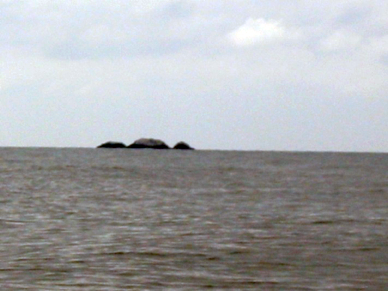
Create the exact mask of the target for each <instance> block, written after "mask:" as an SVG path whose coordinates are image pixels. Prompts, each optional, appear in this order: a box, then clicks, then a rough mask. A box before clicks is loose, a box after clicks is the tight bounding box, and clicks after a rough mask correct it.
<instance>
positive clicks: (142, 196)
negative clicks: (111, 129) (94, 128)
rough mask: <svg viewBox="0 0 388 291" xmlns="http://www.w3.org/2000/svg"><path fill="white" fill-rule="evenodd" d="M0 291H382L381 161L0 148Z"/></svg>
mask: <svg viewBox="0 0 388 291" xmlns="http://www.w3.org/2000/svg"><path fill="white" fill-rule="evenodd" d="M0 231H1V235H0V290H113V291H114V290H128V289H133V290H388V154H367V153H295V152H259V151H258V152H242V151H177V150H159V151H158V150H133V149H114V150H109V149H75V148H74V149H70V148H69V149H56V148H0Z"/></svg>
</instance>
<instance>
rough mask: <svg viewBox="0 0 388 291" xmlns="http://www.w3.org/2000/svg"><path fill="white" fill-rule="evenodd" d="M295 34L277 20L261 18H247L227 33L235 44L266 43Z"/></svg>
mask: <svg viewBox="0 0 388 291" xmlns="http://www.w3.org/2000/svg"><path fill="white" fill-rule="evenodd" d="M291 36H295V33H293V34H291V33H288V32H287V31H286V29H285V27H283V26H282V24H281V23H280V22H279V21H275V20H265V19H263V18H259V19H253V18H249V19H248V20H247V21H246V22H245V23H244V24H243V25H242V26H240V27H239V28H237V29H235V30H233V31H232V32H230V33H229V34H228V38H229V40H230V41H231V42H232V43H234V44H235V45H237V46H250V45H255V44H259V43H268V42H272V41H276V40H280V39H286V38H289V37H291Z"/></svg>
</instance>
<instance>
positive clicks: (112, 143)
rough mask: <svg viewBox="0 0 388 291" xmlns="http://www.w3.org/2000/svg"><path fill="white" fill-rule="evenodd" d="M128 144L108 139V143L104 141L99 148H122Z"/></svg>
mask: <svg viewBox="0 0 388 291" xmlns="http://www.w3.org/2000/svg"><path fill="white" fill-rule="evenodd" d="M126 147H127V146H126V145H125V144H123V143H122V142H117V141H108V142H106V143H103V144H101V145H99V146H98V147H97V148H107V149H120V148H121V149H122V148H126Z"/></svg>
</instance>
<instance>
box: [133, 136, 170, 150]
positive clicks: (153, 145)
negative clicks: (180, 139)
mask: <svg viewBox="0 0 388 291" xmlns="http://www.w3.org/2000/svg"><path fill="white" fill-rule="evenodd" d="M128 148H129V149H157V150H164V149H169V148H170V147H169V146H168V145H167V144H166V143H165V142H164V141H162V140H160V139H153V138H141V139H138V140H136V141H135V142H134V143H132V144H130V145H129V146H128Z"/></svg>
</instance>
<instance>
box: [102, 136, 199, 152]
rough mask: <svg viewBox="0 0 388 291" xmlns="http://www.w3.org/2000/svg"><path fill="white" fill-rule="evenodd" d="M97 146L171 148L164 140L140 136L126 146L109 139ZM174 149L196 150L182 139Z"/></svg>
mask: <svg viewBox="0 0 388 291" xmlns="http://www.w3.org/2000/svg"><path fill="white" fill-rule="evenodd" d="M97 148H108V149H117V148H128V149H157V150H167V149H171V148H170V147H169V146H168V145H167V144H166V143H165V142H164V141H162V140H160V139H154V138H140V139H138V140H135V141H134V142H133V143H132V144H130V145H129V146H126V145H125V144H123V143H122V142H116V141H108V142H106V143H103V144H101V145H99V146H98V147H97ZM172 149H174V150H194V148H192V147H191V146H189V144H187V143H185V142H183V141H180V142H178V143H177V144H176V145H175V146H174V147H173V148H172Z"/></svg>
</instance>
